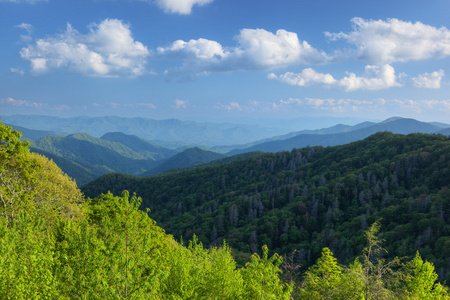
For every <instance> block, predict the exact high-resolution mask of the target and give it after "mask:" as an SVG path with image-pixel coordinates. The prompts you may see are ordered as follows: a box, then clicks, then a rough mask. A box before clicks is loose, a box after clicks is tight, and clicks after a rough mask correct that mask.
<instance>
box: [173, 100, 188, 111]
mask: <svg viewBox="0 0 450 300" xmlns="http://www.w3.org/2000/svg"><path fill="white" fill-rule="evenodd" d="M174 107H175V108H176V109H181V108H182V109H186V108H187V101H183V100H180V99H175V105H174Z"/></svg>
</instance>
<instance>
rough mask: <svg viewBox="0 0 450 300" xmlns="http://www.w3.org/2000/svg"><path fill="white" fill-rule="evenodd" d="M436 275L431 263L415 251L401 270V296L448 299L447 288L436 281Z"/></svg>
mask: <svg viewBox="0 0 450 300" xmlns="http://www.w3.org/2000/svg"><path fill="white" fill-rule="evenodd" d="M437 277H438V276H437V274H436V273H435V271H434V266H433V264H432V263H430V262H424V261H423V260H422V258H421V257H420V254H419V252H418V251H417V253H416V256H415V257H414V259H413V260H411V261H410V262H408V263H407V264H406V266H405V268H404V270H403V271H402V283H403V287H402V289H401V293H402V298H405V299H449V298H450V294H449V293H448V289H447V288H446V287H444V286H442V285H441V284H440V283H437V282H436V280H437Z"/></svg>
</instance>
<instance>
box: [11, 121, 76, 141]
mask: <svg viewBox="0 0 450 300" xmlns="http://www.w3.org/2000/svg"><path fill="white" fill-rule="evenodd" d="M5 125H8V126H11V127H12V128H13V129H14V130H17V131H20V132H22V139H26V140H37V139H40V138H43V137H45V136H50V135H53V136H67V135H68V133H63V132H55V131H47V130H35V129H29V128H25V127H22V126H18V125H9V124H5Z"/></svg>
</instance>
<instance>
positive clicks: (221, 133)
mask: <svg viewBox="0 0 450 300" xmlns="http://www.w3.org/2000/svg"><path fill="white" fill-rule="evenodd" d="M1 121H2V122H3V123H7V124H12V125H15V126H22V127H25V128H30V129H38V130H44V131H54V132H66V133H69V134H71V133H79V132H85V133H88V134H90V135H92V136H94V137H101V136H103V135H104V134H106V133H109V132H122V133H124V134H128V135H137V136H139V137H141V138H144V139H146V140H150V141H154V142H155V143H157V144H160V145H162V146H167V147H172V148H177V147H180V146H185V145H190V146H206V147H212V146H215V145H228V144H240V143H248V142H249V141H256V140H260V139H263V138H268V137H271V136H275V135H280V134H283V133H287V132H288V130H286V129H280V128H274V127H270V126H255V125H237V124H230V123H222V124H216V123H201V122H193V121H181V120H176V119H168V120H154V119H146V118H123V117H112V116H109V117H74V118H58V117H51V116H35V115H30V116H25V115H14V116H2V117H1Z"/></svg>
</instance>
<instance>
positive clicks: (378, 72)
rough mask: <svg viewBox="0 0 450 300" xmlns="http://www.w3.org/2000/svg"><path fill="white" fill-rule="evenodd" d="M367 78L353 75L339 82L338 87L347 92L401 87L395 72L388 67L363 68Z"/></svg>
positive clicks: (369, 66)
mask: <svg viewBox="0 0 450 300" xmlns="http://www.w3.org/2000/svg"><path fill="white" fill-rule="evenodd" d="M365 70H366V75H367V77H358V76H356V75H355V74H354V73H350V75H349V76H347V77H344V78H342V79H341V80H339V83H338V85H340V86H342V87H344V88H345V90H347V91H353V90H380V89H386V88H390V87H396V86H397V87H398V86H401V85H400V84H399V83H398V82H397V77H396V76H395V70H394V68H393V67H392V66H390V65H384V66H381V67H380V66H371V65H368V66H366V67H365Z"/></svg>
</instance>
